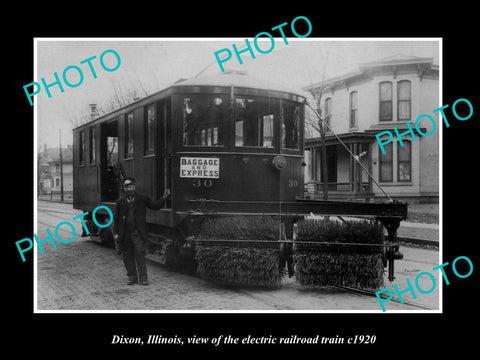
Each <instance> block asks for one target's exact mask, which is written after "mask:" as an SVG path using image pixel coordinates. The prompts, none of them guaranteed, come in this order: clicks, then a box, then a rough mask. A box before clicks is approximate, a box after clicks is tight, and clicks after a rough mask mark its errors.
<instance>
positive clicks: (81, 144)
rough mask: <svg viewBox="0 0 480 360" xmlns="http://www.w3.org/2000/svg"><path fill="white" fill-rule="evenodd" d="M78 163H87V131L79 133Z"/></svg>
mask: <svg viewBox="0 0 480 360" xmlns="http://www.w3.org/2000/svg"><path fill="white" fill-rule="evenodd" d="M78 164H79V165H84V164H85V131H80V132H79V133H78Z"/></svg>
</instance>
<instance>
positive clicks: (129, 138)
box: [125, 112, 134, 158]
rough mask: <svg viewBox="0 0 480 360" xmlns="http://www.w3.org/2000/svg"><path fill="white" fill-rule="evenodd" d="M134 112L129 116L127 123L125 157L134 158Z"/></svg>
mask: <svg viewBox="0 0 480 360" xmlns="http://www.w3.org/2000/svg"><path fill="white" fill-rule="evenodd" d="M133 136H134V134H133V112H131V113H129V114H127V121H126V122H125V157H126V158H131V157H133V152H134V145H133Z"/></svg>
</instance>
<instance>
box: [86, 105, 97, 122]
mask: <svg viewBox="0 0 480 360" xmlns="http://www.w3.org/2000/svg"><path fill="white" fill-rule="evenodd" d="M88 106H90V116H91V118H92V120H95V119H96V118H98V116H99V114H98V109H97V104H89V105H88Z"/></svg>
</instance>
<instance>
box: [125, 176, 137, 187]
mask: <svg viewBox="0 0 480 360" xmlns="http://www.w3.org/2000/svg"><path fill="white" fill-rule="evenodd" d="M127 185H135V179H134V178H131V177H130V178H126V179H125V180H123V186H127Z"/></svg>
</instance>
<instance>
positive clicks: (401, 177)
mask: <svg viewBox="0 0 480 360" xmlns="http://www.w3.org/2000/svg"><path fill="white" fill-rule="evenodd" d="M397 180H398V181H399V182H409V181H412V143H411V142H410V141H408V140H403V146H400V144H397Z"/></svg>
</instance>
